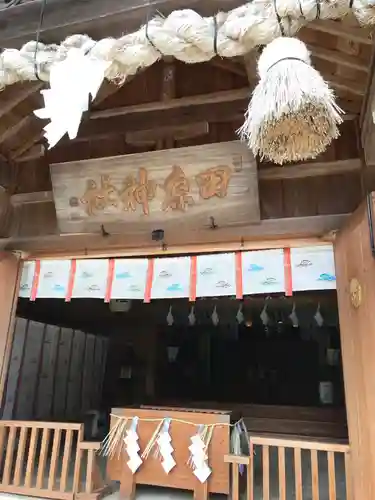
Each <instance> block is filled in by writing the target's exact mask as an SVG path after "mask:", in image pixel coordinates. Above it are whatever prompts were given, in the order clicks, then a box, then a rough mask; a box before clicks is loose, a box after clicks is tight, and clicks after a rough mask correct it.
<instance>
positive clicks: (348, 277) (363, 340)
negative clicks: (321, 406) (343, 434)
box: [335, 193, 375, 500]
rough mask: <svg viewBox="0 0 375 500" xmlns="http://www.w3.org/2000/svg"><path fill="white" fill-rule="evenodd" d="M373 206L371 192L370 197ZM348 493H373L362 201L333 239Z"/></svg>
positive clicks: (371, 261)
mask: <svg viewBox="0 0 375 500" xmlns="http://www.w3.org/2000/svg"><path fill="white" fill-rule="evenodd" d="M372 205H373V210H375V202H374V193H373V199H372ZM335 263H336V276H337V296H338V306H339V318H340V333H341V349H342V360H343V371H344V382H345V396H346V409H347V416H348V430H349V441H350V450H351V460H352V473H353V488H354V491H353V498H355V499H361V500H373V499H374V498H375V475H374V468H375V418H374V414H375V363H374V360H375V308H374V304H375V286H374V284H375V258H374V255H373V253H372V250H371V244H370V231H369V222H368V214H367V210H366V206H365V204H363V206H361V207H360V209H359V210H358V211H357V212H356V213H354V214H353V215H352V216H351V218H350V223H349V224H348V225H347V227H346V228H344V230H342V231H340V233H339V234H338V236H337V240H336V242H335Z"/></svg>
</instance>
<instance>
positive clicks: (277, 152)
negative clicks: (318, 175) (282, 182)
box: [238, 37, 343, 165]
mask: <svg viewBox="0 0 375 500" xmlns="http://www.w3.org/2000/svg"><path fill="white" fill-rule="evenodd" d="M258 73H259V77H260V81H259V83H258V85H257V86H256V88H255V90H254V92H253V95H252V99H251V102H250V104H249V107H248V110H247V112H246V120H245V123H244V124H243V125H242V127H241V128H240V130H239V131H238V132H239V135H240V137H241V139H242V140H245V141H246V142H247V143H248V145H249V147H250V149H251V150H252V152H253V154H254V155H255V156H259V157H260V159H266V160H269V161H272V162H273V163H278V164H280V165H282V164H284V163H286V162H292V161H304V160H307V159H311V158H316V157H317V156H318V155H319V154H320V153H322V152H323V151H325V150H326V148H327V146H328V145H329V144H330V143H331V142H332V140H333V139H336V138H337V137H338V136H339V130H338V128H337V125H338V124H339V123H341V122H342V118H341V116H340V114H341V113H343V111H342V110H341V109H340V108H339V107H338V106H337V105H336V104H335V102H334V95H333V92H332V90H331V89H330V88H329V87H328V85H327V83H326V82H325V81H324V80H323V78H322V76H321V75H320V74H319V73H318V71H316V70H315V69H314V68H313V67H312V66H311V60H310V53H309V51H308V50H307V48H306V46H305V44H304V43H303V42H301V41H300V40H298V39H297V38H288V37H280V38H276V39H275V40H273V41H272V42H271V43H269V44H268V45H267V46H266V47H265V49H264V50H263V52H262V54H261V55H260V57H259V61H258Z"/></svg>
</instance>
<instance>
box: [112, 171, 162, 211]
mask: <svg viewBox="0 0 375 500" xmlns="http://www.w3.org/2000/svg"><path fill="white" fill-rule="evenodd" d="M138 177H139V178H138V180H137V179H136V178H135V177H134V175H129V176H128V177H126V179H125V181H124V184H123V190H122V192H121V194H120V198H121V201H122V202H123V204H124V210H127V211H128V210H130V211H132V212H135V211H136V210H137V205H141V206H142V210H143V213H144V214H145V215H149V213H150V207H149V202H150V201H151V200H153V199H154V197H155V192H156V182H155V181H150V180H148V174H147V170H146V169H145V168H140V169H139V175H138Z"/></svg>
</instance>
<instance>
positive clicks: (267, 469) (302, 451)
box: [224, 436, 353, 500]
mask: <svg viewBox="0 0 375 500" xmlns="http://www.w3.org/2000/svg"><path fill="white" fill-rule="evenodd" d="M249 442H250V456H249V457H247V456H242V455H241V456H237V455H226V456H225V457H224V460H225V461H226V462H227V463H230V464H231V468H232V500H239V498H240V492H241V490H242V489H243V486H244V485H243V483H244V482H246V499H247V500H261V499H262V500H276V499H277V500H289V499H290V498H293V499H295V500H305V499H308V500H353V498H352V488H351V469H350V451H349V445H348V444H340V443H333V442H317V441H305V440H298V439H291V438H284V437H283V438H278V437H269V436H267V437H265V436H264V437H262V436H252V437H250V439H249ZM240 466H243V467H245V469H246V474H244V475H242V476H241V474H240ZM242 478H245V479H242ZM241 496H242V495H241Z"/></svg>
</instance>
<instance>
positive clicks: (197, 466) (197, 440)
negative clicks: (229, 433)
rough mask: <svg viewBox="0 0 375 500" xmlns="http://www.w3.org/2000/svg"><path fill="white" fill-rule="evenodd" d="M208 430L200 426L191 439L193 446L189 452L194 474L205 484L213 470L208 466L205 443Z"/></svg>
mask: <svg viewBox="0 0 375 500" xmlns="http://www.w3.org/2000/svg"><path fill="white" fill-rule="evenodd" d="M205 434H206V429H204V427H203V426H200V427H199V429H198V432H197V434H195V435H194V436H192V437H191V445H190V446H189V451H190V453H191V457H190V460H191V462H192V464H193V469H194V471H193V474H194V475H195V477H197V478H198V479H199V481H200V482H201V483H205V482H206V481H207V479H208V478H209V476H210V474H211V472H212V471H211V469H210V467H209V466H208V463H207V461H208V455H207V445H206V443H205V442H204V436H205Z"/></svg>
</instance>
